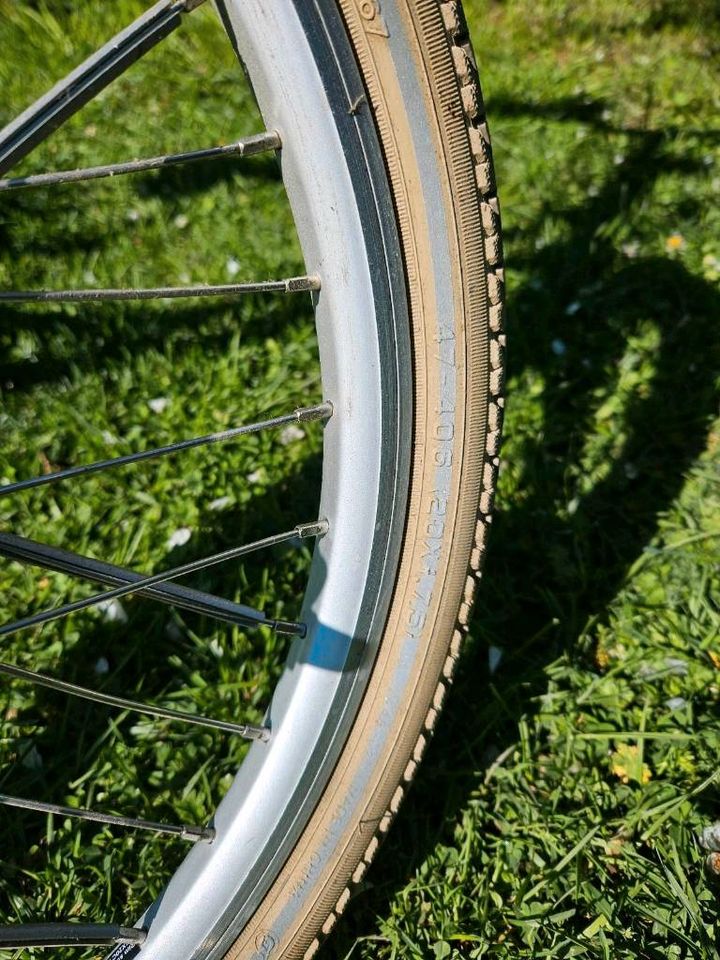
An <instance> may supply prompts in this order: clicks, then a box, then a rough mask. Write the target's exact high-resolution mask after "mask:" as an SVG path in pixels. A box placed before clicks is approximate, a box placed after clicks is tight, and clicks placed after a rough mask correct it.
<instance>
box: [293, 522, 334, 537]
mask: <svg viewBox="0 0 720 960" xmlns="http://www.w3.org/2000/svg"><path fill="white" fill-rule="evenodd" d="M329 529H330V524H329V523H328V522H327V520H315V521H314V522H313V523H299V524H298V525H297V527H295V532H296V533H297V535H298V536H299V537H300V538H301V539H303V540H304V539H306V538H307V537H324V536H325V534H326V533H327V532H328V530H329Z"/></svg>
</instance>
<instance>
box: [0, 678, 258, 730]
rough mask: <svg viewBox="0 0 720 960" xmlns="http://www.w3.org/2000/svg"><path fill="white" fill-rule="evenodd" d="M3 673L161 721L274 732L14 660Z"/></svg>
mask: <svg viewBox="0 0 720 960" xmlns="http://www.w3.org/2000/svg"><path fill="white" fill-rule="evenodd" d="M0 674H5V676H7V677H14V678H15V679H16V680H27V681H28V682H29V683H34V684H36V685H37V686H39V687H48V688H49V689H50V690H58V691H59V692H60V693H66V694H68V696H71V697H80V698H81V699H83V700H92V701H93V702H94V703H102V704H105V706H107V707H118V709H121V710H132V712H133V713H142V714H145V715H147V716H149V717H158V718H159V719H161V720H177V721H179V722H181V723H189V724H192V725H194V726H196V727H209V728H211V729H212V730H223V731H225V733H235V734H238V736H241V737H243V738H244V739H245V740H268V739H269V736H270V732H269V730H268V729H267V728H266V727H252V726H249V725H248V724H245V723H231V722H230V721H228V720H215V719H213V718H212V717H203V716H199V715H198V714H195V713H187V712H185V711H183V710H170V709H169V708H167V707H156V706H153V705H151V704H147V703H139V702H137V701H136V700H127V699H126V698H125V697H114V696H112V695H111V694H109V693H101V692H100V691H98V690H89V689H88V688H87V687H80V686H78V685H77V684H76V683H67V682H66V681H65V680H56V679H55V678H54V677H48V676H46V675H45V674H44V673H37V671H35V670H25V669H24V668H23V667H16V666H14V665H13V664H11V663H2V662H0Z"/></svg>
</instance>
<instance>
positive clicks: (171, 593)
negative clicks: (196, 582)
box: [0, 533, 305, 636]
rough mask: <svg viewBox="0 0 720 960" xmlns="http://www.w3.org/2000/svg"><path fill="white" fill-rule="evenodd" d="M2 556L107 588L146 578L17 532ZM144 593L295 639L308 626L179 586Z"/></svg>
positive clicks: (0, 539) (4, 536)
mask: <svg viewBox="0 0 720 960" xmlns="http://www.w3.org/2000/svg"><path fill="white" fill-rule="evenodd" d="M0 556H4V557H7V558H8V559H10V560H17V561H19V562H21V563H30V564H33V565H35V566H39V567H45V568H47V569H49V570H58V571H60V572H61V573H69V574H71V575H73V576H79V577H85V578H86V579H88V580H94V581H95V582H97V583H102V584H104V585H106V586H115V585H117V584H121V583H137V582H138V581H139V580H142V579H143V575H142V574H140V573H135V571H133V570H127V569H125V568H124V567H117V566H115V565H114V564H112V563H105V562H104V561H102V560H94V559H93V558H92V557H83V556H81V555H80V554H78V553H71V552H69V551H67V550H61V549H59V548H58V547H51V546H48V545H47V544H45V543H37V542H36V541H35V540H28V539H27V538H26V537H19V536H16V535H15V534H13V533H0ZM138 592H141V593H144V594H145V595H146V596H148V597H152V599H153V600H160V601H161V602H162V603H169V604H172V605H173V606H175V607H180V608H182V609H184V610H192V611H193V612H194V613H200V614H203V615H205V616H208V617H213V618H215V619H216V620H223V621H225V622H226V623H237V624H241V625H243V626H246V627H258V626H260V625H261V624H263V625H265V626H268V627H270V628H271V629H273V630H275V631H277V632H278V633H283V634H289V635H291V636H303V635H304V633H305V625H304V624H302V623H294V622H292V621H287V620H273V619H272V618H270V617H266V616H265V614H264V613H263V612H262V611H260V610H255V609H253V608H252V607H248V606H245V605H244V604H241V603H234V602H233V601H232V600H226V599H225V598H224V597H216V596H214V595H213V594H210V593H204V592H203V591H202V590H193V589H192V588H190V587H182V586H179V585H178V584H176V583H168V584H161V585H159V586H156V587H150V588H149V589H147V590H144V591H138Z"/></svg>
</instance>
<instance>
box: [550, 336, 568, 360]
mask: <svg viewBox="0 0 720 960" xmlns="http://www.w3.org/2000/svg"><path fill="white" fill-rule="evenodd" d="M550 349H551V350H552V352H553V353H554V354H555V356H556V357H563V356H565V354H566V353H567V347H566V346H565V341H564V340H559V339H555V340H553V342H552V343H551V344H550Z"/></svg>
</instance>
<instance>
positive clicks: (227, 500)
mask: <svg viewBox="0 0 720 960" xmlns="http://www.w3.org/2000/svg"><path fill="white" fill-rule="evenodd" d="M231 503H232V497H217V498H216V499H215V500H211V501H210V503H209V504H208V510H224V509H225V507H229V506H230V504H231Z"/></svg>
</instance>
